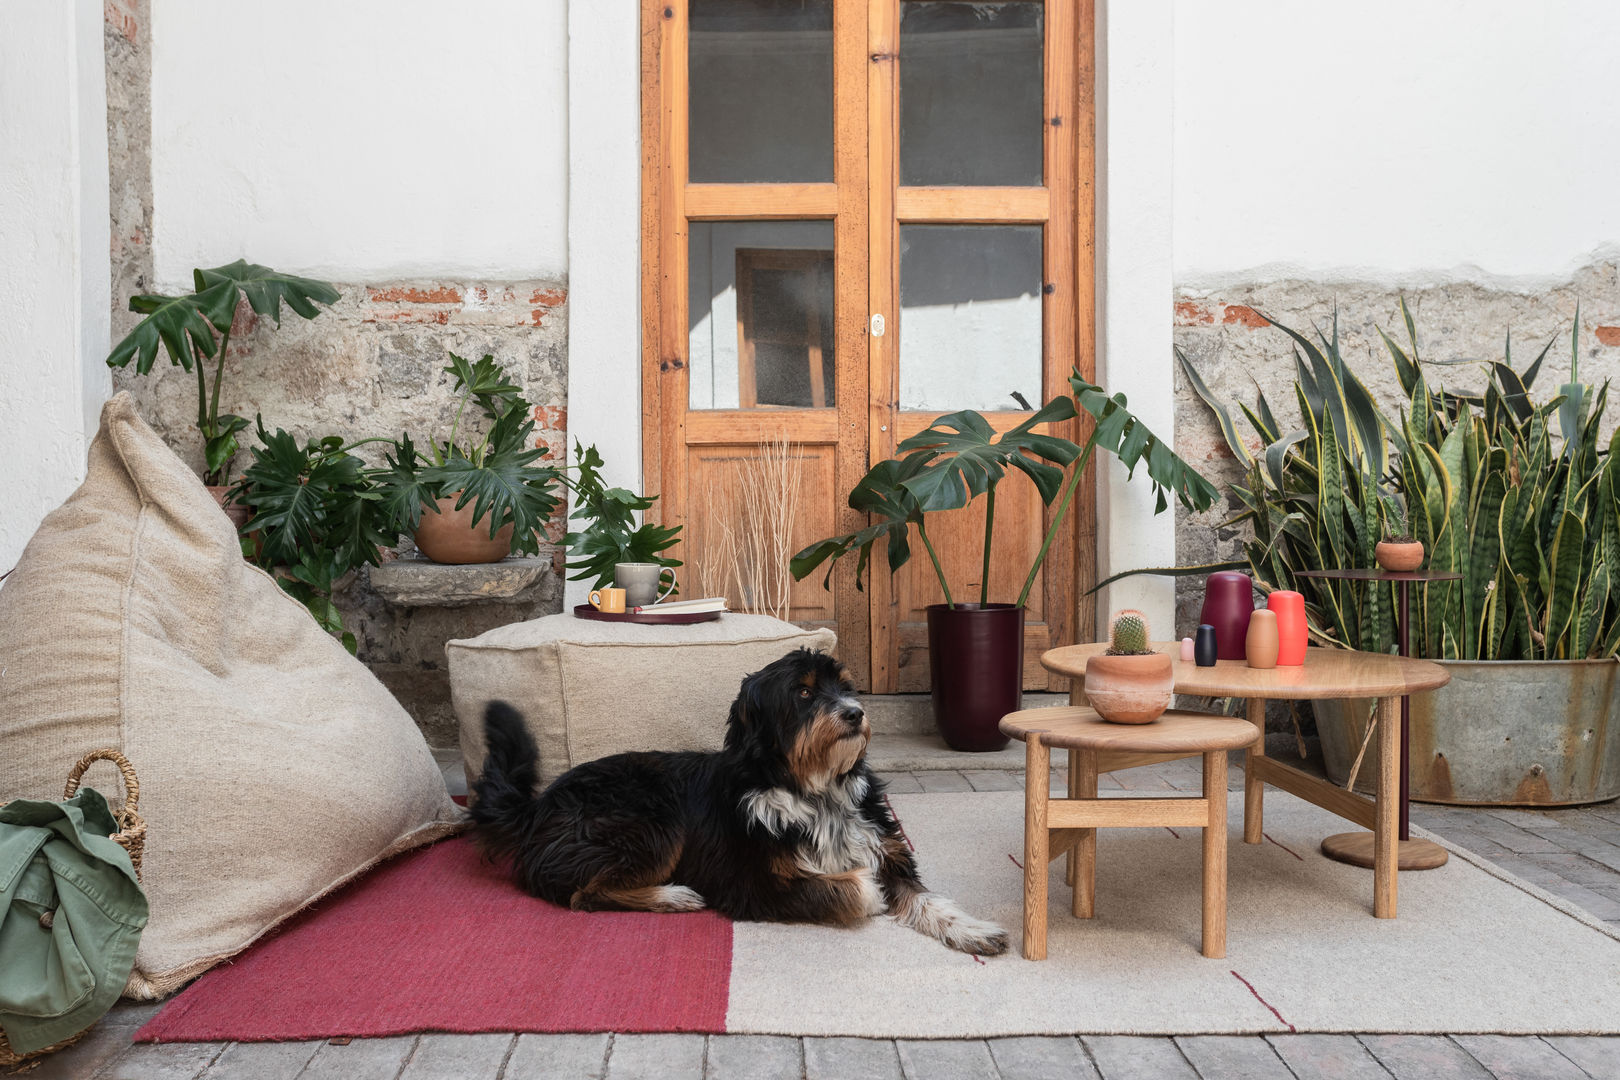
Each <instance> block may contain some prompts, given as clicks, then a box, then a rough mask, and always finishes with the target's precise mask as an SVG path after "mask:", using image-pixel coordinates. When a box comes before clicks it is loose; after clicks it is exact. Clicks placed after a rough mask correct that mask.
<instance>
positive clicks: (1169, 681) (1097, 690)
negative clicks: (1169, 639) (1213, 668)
mask: <svg viewBox="0 0 1620 1080" xmlns="http://www.w3.org/2000/svg"><path fill="white" fill-rule="evenodd" d="M1175 685H1176V678H1175V670H1174V667H1173V665H1172V664H1171V661H1170V657H1168V656H1166V655H1165V654H1164V653H1148V654H1146V655H1140V656H1109V655H1107V654H1106V653H1104V654H1102V655H1099V656H1093V657H1092V658H1091V659H1089V660H1087V661H1086V702H1087V703H1088V704H1089V705H1090V706H1091V707H1092V708H1093V709H1094V710H1096V713H1097V715H1098V716H1100V717H1102V718H1103V719H1104V720H1107V721H1109V722H1110V723H1114V724H1151V723H1152V722H1153V721H1155V720H1157V719H1158V718H1159V716H1160V714H1162V713H1163V712H1164V710H1166V709H1168V708H1169V707H1170V694H1171V692H1172V691H1173V690H1174V688H1175Z"/></svg>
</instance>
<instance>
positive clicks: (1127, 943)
mask: <svg viewBox="0 0 1620 1080" xmlns="http://www.w3.org/2000/svg"><path fill="white" fill-rule="evenodd" d="M891 802H892V804H893V806H894V809H895V811H896V813H897V814H898V815H899V817H900V820H901V823H902V825H903V827H904V828H905V831H906V834H907V836H908V837H909V838H910V840H911V842H912V843H913V844H914V846H915V847H916V850H917V857H918V861H919V863H920V865H921V869H922V874H923V880H924V881H925V882H926V883H927V884H928V886H929V888H931V889H933V890H934V891H936V892H940V893H943V894H945V895H947V896H950V897H952V898H953V899H955V900H957V901H958V902H959V903H960V904H961V905H962V906H963V907H964V908H966V909H967V910H968V911H969V912H970V913H971V914H974V915H977V916H979V917H981V918H988V919H992V920H994V921H996V922H998V923H1000V924H1001V925H1002V926H1004V927H1006V928H1007V929H1008V931H1009V932H1010V934H1011V936H1012V943H1013V944H1012V949H1011V951H1009V952H1008V953H1007V955H1005V956H1001V957H996V958H993V959H989V960H983V961H981V960H978V959H975V958H973V957H969V956H965V955H962V954H960V953H956V952H952V951H950V950H947V949H946V948H945V947H944V946H942V945H940V944H938V943H937V942H934V941H932V940H930V939H928V938H924V937H923V936H922V935H920V934H918V933H916V932H914V931H911V930H907V929H904V928H902V927H900V926H897V925H895V924H894V923H893V922H892V921H891V920H888V919H877V920H873V921H872V922H870V923H869V924H867V925H864V926H862V927H860V928H858V929H853V930H836V929H829V928H821V927H804V926H782V925H772V924H765V923H737V924H736V926H735V937H734V947H733V954H732V969H731V986H730V1004H729V1008H728V1011H727V1015H726V1030H727V1031H730V1032H755V1033H771V1034H786V1035H859V1036H873V1037H882V1038H961V1037H987V1036H995V1035H1036V1034H1070V1033H1096V1034H1205V1033H1254V1032H1278V1031H1281V1032H1286V1031H1317V1032H1335V1031H1354V1032H1453V1033H1471V1032H1500V1033H1523V1034H1553V1033H1565V1034H1581V1033H1620V940H1617V939H1616V936H1615V935H1614V934H1613V933H1612V932H1611V931H1610V930H1609V929H1608V928H1607V927H1606V926H1605V925H1604V924H1603V923H1601V922H1598V921H1597V920H1595V919H1592V918H1591V917H1590V916H1587V915H1585V914H1584V913H1582V912H1580V911H1579V910H1578V909H1576V908H1574V907H1572V906H1570V905H1568V904H1566V903H1565V902H1563V901H1561V900H1558V899H1556V898H1554V897H1552V896H1551V895H1549V894H1547V893H1545V892H1543V891H1542V890H1540V889H1537V888H1535V887H1534V886H1531V885H1528V884H1526V883H1524V882H1522V881H1520V880H1518V879H1517V878H1514V877H1512V876H1511V875H1509V874H1507V873H1506V872H1505V871H1502V870H1500V869H1498V868H1496V867H1494V866H1491V864H1489V863H1488V862H1486V861H1485V860H1483V859H1478V857H1476V856H1474V855H1472V854H1470V853H1468V852H1464V851H1462V850H1461V849H1458V848H1456V847H1455V846H1452V845H1447V846H1448V847H1450V849H1451V851H1452V852H1453V857H1452V858H1451V860H1450V861H1449V862H1448V863H1447V864H1446V865H1445V866H1444V867H1442V868H1440V869H1438V870H1430V871H1424V872H1421V873H1404V874H1402V875H1401V876H1400V900H1399V910H1400V917H1399V918H1398V919H1395V920H1382V919H1374V918H1373V917H1372V872H1371V871H1368V870H1361V869H1357V868H1355V867H1350V866H1345V865H1342V864H1340V863H1336V862H1332V861H1330V860H1328V859H1326V858H1324V857H1323V856H1322V855H1321V854H1319V853H1318V851H1317V845H1318V844H1319V843H1320V841H1321V839H1322V838H1323V837H1324V836H1327V835H1329V834H1331V833H1335V832H1344V831H1346V830H1347V828H1348V827H1349V826H1348V823H1347V822H1345V821H1344V820H1343V819H1341V818H1337V817H1335V816H1333V815H1331V814H1329V813H1327V812H1326V811H1323V810H1320V809H1318V808H1316V807H1314V806H1312V805H1310V804H1309V803H1306V802H1304V801H1302V800H1300V799H1296V798H1294V797H1293V796H1291V795H1288V794H1286V793H1283V792H1280V791H1277V790H1275V789H1269V790H1268V791H1267V792H1266V819H1265V821H1266V835H1267V836H1268V838H1269V839H1268V841H1267V842H1266V843H1263V844H1260V845H1258V846H1250V845H1247V844H1244V843H1243V842H1242V826H1241V821H1242V802H1243V796H1242V792H1234V793H1232V795H1231V796H1230V800H1229V806H1228V816H1229V825H1230V833H1229V846H1228V869H1229V876H1228V905H1227V946H1226V958H1225V959H1222V960H1210V959H1206V958H1204V957H1203V956H1201V955H1200V954H1199V951H1198V948H1199V880H1200V878H1199V866H1200V854H1201V846H1200V839H1199V837H1200V830H1197V829H1177V830H1176V833H1179V835H1174V834H1172V832H1171V831H1170V830H1168V829H1164V828H1159V829H1104V830H1101V831H1100V833H1099V841H1098V860H1097V861H1098V870H1097V911H1098V914H1097V918H1096V919H1094V920H1080V919H1075V918H1073V917H1072V916H1071V915H1069V913H1068V911H1069V903H1070V896H1071V890H1070V889H1069V887H1068V886H1067V885H1065V884H1064V883H1063V875H1062V863H1061V862H1059V863H1056V864H1054V865H1053V867H1052V874H1051V892H1050V914H1049V929H1048V939H1047V956H1048V958H1047V959H1046V960H1044V961H1038V962H1032V961H1028V960H1025V959H1023V957H1022V956H1021V955H1019V953H1018V949H1019V943H1020V940H1021V929H1022V925H1023V917H1022V908H1021V903H1022V890H1023V874H1022V871H1021V870H1020V869H1019V866H1018V862H1021V861H1022V859H1023V848H1024V845H1023V811H1024V807H1023V793H1022V792H984V793H951V794H920V795H895V796H892V797H891ZM1431 838H1434V839H1438V838H1435V837H1431Z"/></svg>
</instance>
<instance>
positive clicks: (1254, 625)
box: [1243, 608, 1277, 668]
mask: <svg viewBox="0 0 1620 1080" xmlns="http://www.w3.org/2000/svg"><path fill="white" fill-rule="evenodd" d="M1243 651H1244V653H1245V654H1247V659H1248V661H1249V666H1250V667H1252V668H1274V667H1276V666H1277V613H1276V612H1275V611H1270V610H1267V609H1266V608H1260V609H1259V610H1258V611H1256V612H1254V613H1253V614H1252V615H1250V616H1249V632H1248V634H1247V635H1245V638H1244V646H1243Z"/></svg>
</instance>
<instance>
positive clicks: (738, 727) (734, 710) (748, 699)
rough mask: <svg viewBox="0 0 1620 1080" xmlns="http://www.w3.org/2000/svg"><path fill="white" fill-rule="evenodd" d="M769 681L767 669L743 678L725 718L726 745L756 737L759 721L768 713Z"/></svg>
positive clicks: (739, 743) (734, 745) (737, 743)
mask: <svg viewBox="0 0 1620 1080" xmlns="http://www.w3.org/2000/svg"><path fill="white" fill-rule="evenodd" d="M769 682H770V676H769V671H768V670H765V671H756V672H754V673H753V674H752V675H748V676H745V677H744V678H743V681H742V687H741V689H739V690H738V691H737V697H736V700H734V701H733V702H732V703H731V715H730V716H728V717H727V718H726V746H728V747H736V746H740V745H741V743H742V741H743V740H745V739H748V738H750V737H757V736H756V735H755V733H756V732H757V731H758V730H759V729H760V721H761V720H762V719H764V718H765V717H766V716H767V715H769V711H768V710H769V702H768V697H769V690H768V686H767V684H768V683H769ZM765 727H767V728H768V727H769V725H765Z"/></svg>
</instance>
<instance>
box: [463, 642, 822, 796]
mask: <svg viewBox="0 0 1620 1080" xmlns="http://www.w3.org/2000/svg"><path fill="white" fill-rule="evenodd" d="M837 644H838V638H837V636H836V635H834V634H833V632H832V631H831V630H825V629H821V630H802V629H800V628H799V627H797V626H794V625H793V624H792V623H790V622H783V621H782V620H780V619H773V618H771V617H770V616H768V615H739V614H725V615H722V616H720V618H718V619H716V620H714V621H713V622H701V623H694V624H692V625H690V626H649V625H643V624H639V623H617V622H612V623H610V622H596V621H593V620H589V619H577V618H575V617H574V616H573V615H571V614H563V615H547V616H546V617H545V618H542V619H531V620H530V621H529V622H522V623H511V624H509V625H507V626H498V627H496V628H495V629H493V630H490V631H488V632H486V633H483V634H480V635H479V636H478V637H475V638H469V639H466V640H462V641H452V642H450V644H449V645H448V646H446V648H445V651H446V653H448V655H449V659H450V700H451V704H452V705H453V706H454V707H455V710H456V719H457V720H458V721H459V722H460V726H461V752H462V761H463V765H464V767H465V769H466V772H467V782H468V783H469V784H471V783H472V781H473V779H474V778H475V777H477V775H478V773H479V772H480V771H481V770H482V769H483V766H484V706H485V705H486V704H488V703H489V702H490V701H494V700H501V701H508V702H510V703H511V704H512V705H514V706H516V708H517V709H518V711H519V712H521V713H523V717H524V724H525V726H526V727H527V728H528V729H529V731H530V733H532V734H533V735H534V739H535V743H536V745H537V746H538V747H539V749H540V773H541V780H542V782H544V783H550V782H551V781H552V780H553V779H555V778H556V777H558V776H561V775H562V774H563V773H565V772H567V771H568V770H569V769H571V768H573V767H574V766H575V765H579V764H581V763H582V762H586V761H594V760H595V759H596V758H599V757H606V756H607V755H609V754H618V753H623V752H624V751H627V750H717V749H719V748H720V744H721V742H722V741H723V740H724V738H725V734H726V716H727V714H728V713H729V712H730V710H731V702H732V699H733V698H735V697H736V696H737V690H738V688H739V687H740V686H741V685H742V680H743V676H745V675H747V674H748V673H749V672H753V671H758V670H759V669H760V668H762V667H764V666H765V665H767V664H769V663H770V662H771V661H773V660H779V659H781V658H782V657H783V656H785V655H787V654H788V653H790V652H792V651H793V650H794V649H799V648H806V649H815V650H817V651H819V652H829V653H830V652H832V651H833V650H834V648H835V647H836V646H837Z"/></svg>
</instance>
